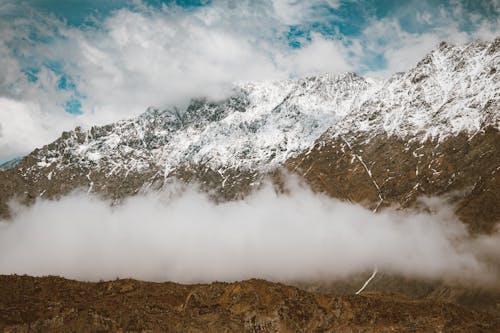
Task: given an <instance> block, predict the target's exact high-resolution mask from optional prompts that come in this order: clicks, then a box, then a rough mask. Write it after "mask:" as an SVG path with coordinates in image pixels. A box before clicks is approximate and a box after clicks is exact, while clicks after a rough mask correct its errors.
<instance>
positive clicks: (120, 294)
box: [0, 275, 500, 332]
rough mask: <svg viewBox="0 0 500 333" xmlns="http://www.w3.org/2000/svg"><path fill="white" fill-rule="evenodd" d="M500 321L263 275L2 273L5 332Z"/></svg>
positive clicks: (305, 328)
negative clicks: (211, 278)
mask: <svg viewBox="0 0 500 333" xmlns="http://www.w3.org/2000/svg"><path fill="white" fill-rule="evenodd" d="M499 325H500V322H499V320H498V318H496V319H495V318H494V317H493V316H491V315H488V314H485V313H480V312H474V311H470V310H467V309H465V308H463V307H461V306H459V305H456V304H452V303H446V302H440V301H428V300H415V299H410V298H406V297H403V296H400V295H397V294H379V293H367V294H364V295H363V296H355V295H354V296H334V295H330V294H319V293H312V292H306V291H303V290H300V289H298V288H295V287H290V286H286V285H283V284H278V283H271V282H266V281H262V280H249V281H242V282H236V283H212V284H210V285H180V284H175V283H151V282H140V281H135V280H117V281H110V282H100V283H85V282H77V281H72V280H66V279H62V278H57V277H44V278H34V277H28V276H16V275H11V276H0V329H1V330H2V331H4V332H27V331H35V332H42V331H43V332H45V331H51V332H68V331H78V332H82V331H86V332H109V331H114V332H125V331H126V332H394V331H397V332H494V331H498V330H499V329H500V326H499Z"/></svg>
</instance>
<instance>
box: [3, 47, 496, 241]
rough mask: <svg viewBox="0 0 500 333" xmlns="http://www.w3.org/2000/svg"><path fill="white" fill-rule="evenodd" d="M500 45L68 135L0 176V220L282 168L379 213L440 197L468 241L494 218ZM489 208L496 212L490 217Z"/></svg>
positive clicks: (447, 50) (252, 87)
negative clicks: (30, 207) (54, 203)
mask: <svg viewBox="0 0 500 333" xmlns="http://www.w3.org/2000/svg"><path fill="white" fill-rule="evenodd" d="M499 63H500V39H499V38H497V39H496V40H495V41H493V42H490V43H482V42H475V43H470V44H467V45H462V46H454V45H450V44H447V43H442V44H440V45H439V47H438V48H436V49H435V50H434V51H432V52H431V53H430V54H429V55H427V56H426V57H425V58H424V59H422V60H421V61H420V62H419V63H418V64H417V65H416V66H415V67H414V68H412V69H411V70H409V71H408V72H406V73H398V74H395V75H394V76H392V77H391V78H389V79H388V80H385V81H376V80H372V79H365V78H363V77H360V76H358V75H356V74H353V73H348V74H344V75H337V76H332V75H323V76H319V77H311V78H305V79H300V80H287V81H278V82H260V83H239V84H237V85H235V88H234V92H233V95H232V96H231V97H229V98H227V99H226V100H223V101H219V102H210V101H207V100H204V99H198V100H193V101H192V103H191V104H190V105H189V106H188V107H187V108H186V109H183V110H180V109H176V108H173V109H169V110H156V109H149V110H147V111H146V112H145V113H144V114H142V115H141V116H139V117H137V118H134V119H129V120H124V121H120V122H117V123H114V124H110V125H107V126H102V127H93V128H91V129H90V130H82V129H80V128H77V129H75V130H74V131H71V132H65V133H63V134H62V136H61V137H60V138H59V139H57V140H56V141H55V142H53V143H51V144H49V145H47V146H45V147H43V148H40V149H36V150H35V151H33V152H32V153H31V154H30V155H29V156H27V157H26V158H24V159H23V160H22V161H21V162H20V163H19V164H18V165H16V166H15V167H13V168H10V169H8V170H5V171H0V183H1V184H2V187H3V191H2V193H1V194H0V210H1V211H0V212H1V214H2V216H8V207H7V202H8V200H9V199H11V198H12V197H14V196H17V197H19V198H20V199H21V200H22V201H24V202H26V203H29V202H32V201H33V200H34V199H36V198H38V197H48V198H51V197H57V196H60V195H63V194H65V193H67V192H69V191H71V190H73V189H75V188H85V189H86V190H88V191H92V192H98V193H102V194H105V195H107V196H109V197H111V198H114V199H120V198H123V197H125V196H129V195H133V194H135V193H138V192H141V191H148V190H151V189H159V188H161V187H162V186H164V184H165V183H167V182H168V181H169V180H171V179H173V178H177V179H181V180H184V181H196V182H198V183H200V184H201V186H202V188H204V189H206V190H210V191H211V193H213V195H214V198H216V199H220V200H230V199H234V198H238V197H241V196H244V195H245V194H246V193H248V192H249V191H251V190H252V189H253V188H255V187H256V186H258V185H259V183H260V182H261V181H262V180H263V178H264V177H266V176H269V175H271V177H272V178H274V179H275V180H276V179H277V178H279V177H278V175H279V174H280V173H281V172H282V171H283V170H288V171H291V172H294V173H297V174H299V175H301V176H302V177H303V178H304V179H305V180H306V181H307V182H308V183H309V184H310V185H311V186H312V187H313V188H314V189H316V190H318V191H323V192H326V193H328V194H329V195H331V196H333V197H337V198H341V199H344V200H350V201H353V202H358V203H362V204H364V205H367V206H370V207H372V208H373V209H380V208H383V207H384V206H387V205H391V204H398V205H401V206H402V207H408V206H412V205H414V204H415V202H416V198H418V196H420V195H439V196H445V197H447V198H448V199H449V201H450V202H452V203H454V204H456V207H457V213H458V214H459V216H460V217H461V218H462V219H463V220H464V221H465V222H467V223H469V225H470V226H471V228H472V229H473V230H474V231H486V232H488V231H490V230H492V228H493V226H494V224H495V223H496V222H497V221H498V220H499V219H500V207H499V205H498V202H500V192H499V188H500V186H499V185H500V183H499V182H500V180H499V176H498V171H499V168H500V154H499V148H500V136H499V127H500V108H499V106H500V101H499V96H500V77H499V75H500V74H499V73H498V67H499ZM486 208H488V209H486Z"/></svg>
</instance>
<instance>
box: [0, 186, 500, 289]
mask: <svg viewBox="0 0 500 333" xmlns="http://www.w3.org/2000/svg"><path fill="white" fill-rule="evenodd" d="M291 188H292V189H291V191H290V193H289V194H287V195H277V194H276V193H275V192H274V190H273V189H272V188H271V187H270V186H268V187H264V188H263V189H261V190H260V191H257V192H256V193H254V194H253V195H252V196H250V197H248V198H247V199H245V200H241V201H235V202H226V203H221V204H214V203H213V202H212V201H210V200H209V199H208V198H207V197H206V196H205V195H204V194H201V193H200V192H198V191H196V190H195V189H193V188H189V189H187V190H184V191H181V192H162V193H159V194H158V193H157V194H149V195H145V196H137V197H134V198H131V199H129V200H127V201H126V202H125V203H123V204H121V205H118V206H114V207H111V206H110V205H109V203H108V202H105V201H103V200H100V199H98V198H97V197H94V196H86V195H84V194H73V195H70V196H68V197H64V198H62V199H61V200H59V201H48V200H39V201H38V202H37V203H36V204H35V205H33V206H32V207H30V208H21V207H20V206H19V207H17V213H16V215H15V217H14V219H13V220H12V221H8V222H7V221H5V222H3V223H2V222H0V274H11V273H18V274H24V273H26V274H30V275H47V274H56V275H62V276H65V277H68V278H75V279H80V280H99V279H114V278H116V277H120V278H125V277H132V278H137V279H143V280H153V281H167V280H168V281H177V282H186V283H188V282H210V281H215V280H218V281H220V280H224V281H233V280H240V279H247V278H265V279H270V280H280V281H284V280H292V279H293V280H307V279H319V278H325V279H336V278H345V277H346V276H349V275H350V274H355V273H360V272H366V271H367V270H371V269H373V268H374V267H377V268H378V269H379V270H381V271H384V272H391V273H397V274H403V275H406V276H412V277H420V278H435V279H444V280H451V281H458V280H460V281H466V282H471V281H479V282H481V283H485V284H493V283H496V282H497V281H498V277H499V275H498V262H499V259H500V258H499V255H498V254H499V253H500V245H499V244H500V235H499V234H498V233H496V234H494V235H492V236H482V237H480V238H471V237H470V236H469V235H468V234H467V232H466V229H465V227H464V226H463V225H462V224H461V223H459V222H458V221H457V219H456V218H455V217H454V216H453V213H452V210H451V208H450V207H447V206H445V205H442V203H440V202H439V201H436V200H434V199H432V200H431V199H427V202H426V205H427V206H428V207H429V209H430V212H427V213H425V212H397V211H391V210H387V211H384V212H382V213H379V214H375V213H372V212H370V211H369V210H367V209H365V208H363V207H360V206H357V205H352V204H348V203H345V202H340V201H337V200H333V199H331V198H327V197H325V196H322V195H319V194H314V193H312V192H311V191H310V190H309V189H304V188H300V187H299V186H297V185H292V187H291ZM173 193H176V194H175V195H174V194H173Z"/></svg>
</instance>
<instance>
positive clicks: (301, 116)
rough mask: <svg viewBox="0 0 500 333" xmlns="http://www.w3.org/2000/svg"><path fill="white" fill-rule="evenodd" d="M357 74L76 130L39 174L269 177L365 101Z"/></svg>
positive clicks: (46, 156)
mask: <svg viewBox="0 0 500 333" xmlns="http://www.w3.org/2000/svg"><path fill="white" fill-rule="evenodd" d="M371 86H372V85H370V84H369V83H368V82H367V81H366V80H364V79H363V78H361V77H359V76H357V75H356V74H352V73H348V74H345V75H340V76H331V75H324V76H320V77H313V78H306V79H301V80H296V81H293V80H289V81H281V82H261V83H240V84H238V85H237V86H236V87H235V89H234V91H235V94H234V96H232V97H230V98H228V99H227V100H224V101H222V102H219V103H211V102H208V101H205V100H194V101H193V102H192V103H191V104H190V105H189V106H188V108H187V109H186V110H182V111H181V110H178V109H175V108H174V109H171V110H163V111H160V110H156V109H149V110H148V111H147V112H145V113H144V114H142V115H141V116H139V117H138V118H136V119H131V120H124V121H120V122H118V123H116V124H112V125H108V126H104V127H94V128H92V129H90V130H89V131H85V132H83V131H81V130H80V129H77V130H75V131H73V132H70V133H66V134H65V135H63V137H62V140H60V142H57V144H56V145H54V147H52V148H55V149H52V148H51V147H49V149H48V150H46V151H43V152H42V151H41V152H40V154H39V162H38V163H37V166H38V167H44V166H47V165H51V164H56V165H58V167H59V168H63V167H65V166H68V165H72V164H79V165H85V166H94V167H98V168H99V167H105V168H106V169H108V170H109V172H110V173H115V172H122V171H126V172H129V171H141V170H144V169H147V168H149V167H150V166H151V164H155V165H156V166H159V167H161V168H162V169H163V170H164V173H165V175H168V173H169V172H170V171H171V170H173V169H175V168H176V167H177V166H179V165H181V164H187V163H193V164H201V163H208V164H209V165H210V166H212V167H214V168H217V167H219V166H225V167H232V168H249V169H257V170H270V169H272V168H274V167H276V166H278V165H279V164H280V163H283V162H284V161H285V160H286V159H287V158H289V157H291V156H293V155H294V154H297V153H300V152H301V151H303V150H305V149H307V148H308V147H309V146H311V145H312V144H313V143H314V141H315V140H316V139H317V138H318V137H319V136H320V135H321V134H322V133H323V132H325V131H326V130H327V129H328V128H329V127H331V126H332V125H334V124H335V123H336V122H337V121H338V120H339V119H342V117H344V116H345V115H346V114H347V113H348V112H350V110H351V109H352V108H353V106H354V105H358V104H360V103H361V102H362V101H363V100H364V98H366V92H367V91H368V88H370V87H371Z"/></svg>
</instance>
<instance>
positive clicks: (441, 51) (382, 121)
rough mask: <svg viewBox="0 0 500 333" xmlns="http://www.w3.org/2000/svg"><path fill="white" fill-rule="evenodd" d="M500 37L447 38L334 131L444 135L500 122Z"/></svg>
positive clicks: (396, 75)
mask: <svg viewBox="0 0 500 333" xmlns="http://www.w3.org/2000/svg"><path fill="white" fill-rule="evenodd" d="M499 40H500V39H498V38H497V39H496V40H495V41H493V42H491V43H484V42H473V43H469V44H466V45H458V46H455V45H451V44H448V43H441V44H440V46H439V47H438V48H436V49H435V50H433V51H432V52H431V53H429V54H428V55H427V56H425V57H424V58H423V59H422V60H421V61H420V62H419V63H418V64H417V65H416V66H415V67H414V68H412V69H410V70H409V71H407V72H405V73H397V74H395V75H393V76H392V77H391V78H389V79H388V80H386V81H385V82H384V83H383V85H382V86H381V87H380V88H379V89H378V90H376V91H375V92H374V93H373V95H372V96H369V97H368V98H367V99H366V101H365V102H364V103H363V104H362V105H361V107H360V108H359V109H358V110H356V111H352V112H350V114H349V115H348V116H347V117H346V119H345V121H343V122H341V123H339V124H338V125H337V126H335V127H334V128H333V129H332V130H331V131H330V133H331V134H332V135H338V134H342V133H344V134H345V133H352V132H357V133H362V134H363V135H369V136H373V135H377V134H380V133H387V134H388V135H396V136H399V137H403V138H415V139H419V140H426V139H439V140H442V139H444V138H446V137H447V136H449V135H457V134H458V133H460V132H468V133H474V132H477V131H480V130H481V129H482V127H484V126H487V125H493V126H498V121H499V116H500V115H499V96H500V77H499V75H500V74H499V73H498V67H499V65H500V52H499V51H498V44H499V43H500V42H499ZM353 129H355V130H354V131H353Z"/></svg>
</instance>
